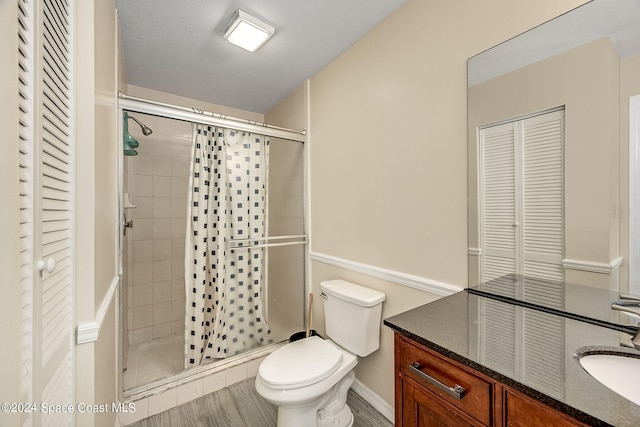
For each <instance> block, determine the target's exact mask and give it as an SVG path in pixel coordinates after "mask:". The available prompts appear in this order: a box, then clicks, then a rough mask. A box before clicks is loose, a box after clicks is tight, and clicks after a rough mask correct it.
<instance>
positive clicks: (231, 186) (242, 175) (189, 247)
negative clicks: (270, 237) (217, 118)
mask: <svg viewBox="0 0 640 427" xmlns="http://www.w3.org/2000/svg"><path fill="white" fill-rule="evenodd" d="M268 150H269V140H268V138H266V137H265V136H263V135H254V134H250V133H247V132H241V131H236V130H232V129H223V128H215V127H211V126H206V125H201V124H194V125H193V148H192V154H191V173H190V178H189V220H188V221H187V239H186V240H187V241H186V254H185V283H186V295H187V298H186V326H185V336H186V337H185V346H186V349H185V350H186V351H185V366H186V367H187V368H188V367H192V366H197V365H199V364H202V363H205V362H206V361H207V360H212V359H219V358H224V357H227V356H232V355H235V354H238V353H241V352H243V351H246V350H249V349H251V348H253V347H257V346H259V345H261V344H265V343H267V342H269V334H270V331H269V328H268V326H267V322H266V319H265V317H264V313H263V301H262V298H263V295H262V287H263V280H264V257H265V249H264V248H241V249H235V250H230V249H229V248H228V245H229V243H230V241H232V240H236V239H237V240H240V239H259V238H263V237H265V236H266V232H265V224H266V220H265V214H266V199H267V197H266V191H267V172H268V158H269V153H268ZM247 243H250V244H259V243H264V241H260V240H259V241H249V242H244V243H243V244H244V245H245V246H246V245H247Z"/></svg>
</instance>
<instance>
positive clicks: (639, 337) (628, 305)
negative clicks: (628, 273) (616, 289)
mask: <svg viewBox="0 0 640 427" xmlns="http://www.w3.org/2000/svg"><path fill="white" fill-rule="evenodd" d="M611 309H612V310H616V311H621V312H623V313H626V314H630V315H632V316H634V317H638V318H640V298H638V297H634V296H631V295H620V299H619V300H617V301H614V302H612V303H611ZM631 344H633V346H634V347H635V348H636V349H638V350H640V328H638V330H637V331H636V333H635V334H633V335H632V337H631Z"/></svg>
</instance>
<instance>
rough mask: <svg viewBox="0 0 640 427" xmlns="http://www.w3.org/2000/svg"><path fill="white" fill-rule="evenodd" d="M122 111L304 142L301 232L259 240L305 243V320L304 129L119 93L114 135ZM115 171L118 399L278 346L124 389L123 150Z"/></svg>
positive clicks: (306, 162)
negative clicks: (269, 124) (116, 204)
mask: <svg viewBox="0 0 640 427" xmlns="http://www.w3.org/2000/svg"><path fill="white" fill-rule="evenodd" d="M124 111H128V112H134V113H143V114H148V115H152V116H157V117H162V118H167V119H174V120H180V121H185V122H189V123H201V124H207V125H212V126H218V127H225V128H232V129H237V130H243V131H248V132H254V133H259V134H262V135H266V136H271V137H275V138H280V139H284V140H289V141H296V142H301V143H303V144H305V148H304V152H303V171H304V172H303V173H304V184H303V187H304V193H305V195H304V197H303V211H304V213H303V214H304V231H305V234H304V235H292V236H269V237H267V238H265V239H263V240H264V243H263V244H260V246H261V247H267V248H268V247H271V246H283V245H304V250H305V255H304V263H305V265H304V268H303V269H304V286H303V289H304V291H303V301H302V306H301V307H302V312H303V320H304V321H306V312H307V310H306V305H305V304H306V302H307V298H306V295H307V294H308V292H309V289H310V272H309V265H310V263H309V237H308V229H309V212H308V200H309V199H308V191H309V177H308V165H309V159H308V157H309V154H308V147H307V146H306V143H307V135H306V131H304V130H303V131H297V130H291V129H285V128H280V127H275V126H268V125H266V124H260V123H256V122H253V121H250V120H243V119H233V118H226V116H221V115H218V114H215V113H208V112H203V111H200V110H198V111H196V110H195V109H188V108H185V107H180V106H175V105H170V104H165V103H161V102H156V101H151V100H144V99H141V98H136V97H131V96H127V95H124V94H122V93H119V98H118V124H117V125H118V133H117V135H122V132H123V113H124ZM118 145H119V147H120V148H119V153H122V150H123V141H122V138H121V137H119V144H118ZM117 173H118V216H119V219H118V226H119V232H118V254H117V255H118V256H117V262H118V275H119V277H120V284H119V286H120V290H119V292H118V319H119V325H118V328H117V329H118V330H117V333H118V349H117V354H118V363H117V370H118V393H119V397H120V399H129V400H135V399H138V398H143V397H147V396H150V395H152V394H155V393H156V392H159V391H162V390H164V389H166V387H167V386H168V385H169V384H171V385H172V386H177V385H181V384H185V383H188V382H190V381H193V380H196V379H199V378H202V377H205V376H207V375H209V374H212V373H214V372H218V371H222V370H225V369H228V368H231V367H233V366H236V365H240V364H242V363H245V362H247V361H249V360H252V359H256V358H260V357H263V356H266V355H268V354H269V353H271V352H272V351H273V350H275V349H276V348H278V347H280V346H281V345H282V343H274V344H269V345H265V346H262V347H258V348H256V349H253V350H249V351H247V352H245V353H242V354H239V355H237V356H233V357H230V358H228V359H220V360H219V361H216V362H213V363H209V364H206V365H201V366H197V367H192V368H189V369H183V370H182V371H181V372H180V373H178V374H176V375H173V376H171V377H166V378H161V379H158V380H156V381H153V382H151V383H148V384H145V385H143V386H138V387H135V388H132V389H129V390H125V389H124V356H125V355H124V348H123V347H124V345H123V339H125V338H126V336H124V335H125V334H124V333H123V330H122V328H123V316H122V308H123V301H122V286H123V274H124V259H123V255H124V249H125V248H124V243H125V242H124V231H125V209H124V156H123V155H122V154H120V155H118V164H117ZM300 237H303V239H300V240H298V241H289V242H279V243H270V242H269V241H270V240H279V239H293V238H300Z"/></svg>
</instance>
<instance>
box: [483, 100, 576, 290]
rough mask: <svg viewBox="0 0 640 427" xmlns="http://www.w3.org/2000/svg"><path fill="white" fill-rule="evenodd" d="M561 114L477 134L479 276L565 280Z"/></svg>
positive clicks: (546, 115)
mask: <svg viewBox="0 0 640 427" xmlns="http://www.w3.org/2000/svg"><path fill="white" fill-rule="evenodd" d="M563 123H564V111H562V110H560V111H554V112H550V113H546V114H542V115H538V116H535V117H530V118H526V119H522V120H517V121H513V122H510V123H505V124H500V125H497V126H492V127H489V128H485V129H482V130H481V131H480V135H479V136H480V150H479V151H480V155H481V164H480V166H481V167H480V186H481V187H480V188H481V191H480V193H481V194H480V218H481V242H480V244H481V247H482V261H481V277H482V280H483V281H487V280H491V279H494V278H496V277H500V276H502V275H504V274H508V273H516V274H525V275H528V276H531V277H539V278H546V279H551V280H560V281H562V280H564V269H563V267H562V259H563V258H564V208H563V206H564V160H563V146H564V124H563Z"/></svg>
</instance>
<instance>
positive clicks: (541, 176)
mask: <svg viewBox="0 0 640 427" xmlns="http://www.w3.org/2000/svg"><path fill="white" fill-rule="evenodd" d="M521 128H522V141H523V144H522V145H523V148H522V151H523V168H522V170H523V177H522V181H523V221H522V222H523V250H524V254H523V255H524V256H523V258H524V268H523V273H524V274H525V275H530V276H535V277H541V278H546V279H550V280H564V269H563V268H562V259H563V258H564V160H563V159H564V155H563V152H564V141H563V139H564V111H555V112H552V113H547V114H544V115H541V116H535V117H531V118H528V119H526V120H523V121H522V123H521Z"/></svg>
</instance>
